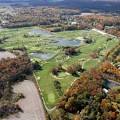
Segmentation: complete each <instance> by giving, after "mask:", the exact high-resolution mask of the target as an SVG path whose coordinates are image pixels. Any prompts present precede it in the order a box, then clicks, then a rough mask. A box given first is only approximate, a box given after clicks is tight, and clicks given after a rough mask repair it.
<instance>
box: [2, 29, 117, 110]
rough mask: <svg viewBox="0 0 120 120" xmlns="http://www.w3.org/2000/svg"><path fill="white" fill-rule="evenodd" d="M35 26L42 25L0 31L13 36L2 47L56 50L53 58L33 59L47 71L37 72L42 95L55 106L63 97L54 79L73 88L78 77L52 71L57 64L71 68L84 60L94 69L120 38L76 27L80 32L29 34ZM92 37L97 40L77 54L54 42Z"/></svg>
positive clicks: (85, 65)
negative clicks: (96, 56) (50, 34)
mask: <svg viewBox="0 0 120 120" xmlns="http://www.w3.org/2000/svg"><path fill="white" fill-rule="evenodd" d="M33 29H40V28H39V27H26V28H18V29H4V30H2V31H1V32H0V37H4V36H8V37H9V38H8V39H7V40H6V41H5V42H4V43H3V44H0V47H1V48H5V49H8V50H9V49H12V48H18V47H23V46H25V47H26V48H27V50H28V53H29V54H30V53H31V52H36V51H42V52H50V53H54V54H55V56H54V57H53V58H52V59H50V60H46V61H45V60H41V59H38V58H35V57H32V56H31V59H32V60H37V61H39V62H40V63H41V64H42V68H43V70H41V71H37V72H36V73H35V75H36V77H37V80H38V83H39V85H40V88H41V89H42V95H43V97H44V100H45V103H46V105H47V107H48V108H52V107H54V106H55V104H56V103H57V101H58V100H59V98H60V96H59V95H58V93H57V91H56V89H55V87H54V80H59V82H60V83H61V87H62V90H63V91H65V90H66V89H67V88H69V87H70V85H71V83H72V82H73V81H74V79H76V77H73V76H72V75H69V74H65V73H61V74H60V75H59V76H58V78H57V77H54V76H53V75H52V74H51V70H52V68H53V67H55V66H57V65H58V64H60V63H61V64H63V66H65V67H67V66H68V65H71V64H75V63H81V64H82V65H83V67H84V68H85V69H90V68H92V67H95V66H97V65H98V64H99V63H100V61H101V60H102V58H103V56H104V55H105V54H106V52H107V51H108V50H110V49H111V48H112V47H114V46H115V45H117V44H118V42H119V40H118V39H117V38H113V39H112V40H111V41H107V38H108V36H103V35H101V34H100V33H97V32H95V31H92V30H89V31H88V30H76V31H63V32H58V33H55V34H54V35H52V36H45V35H40V36H27V37H25V35H28V32H30V31H31V30H33ZM85 36H88V37H90V38H92V39H93V40H94V42H93V43H91V44H85V45H81V46H80V47H78V48H77V49H78V50H79V51H80V53H79V54H78V55H76V56H72V57H68V56H65V54H64V51H63V48H62V47H58V46H56V45H54V44H51V43H52V42H53V40H54V39H56V38H60V37H63V38H67V39H77V38H78V37H85ZM96 50H99V51H100V53H99V57H98V58H97V59H92V58H91V57H90V54H91V53H92V52H94V51H96Z"/></svg>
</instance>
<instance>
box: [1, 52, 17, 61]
mask: <svg viewBox="0 0 120 120" xmlns="http://www.w3.org/2000/svg"><path fill="white" fill-rule="evenodd" d="M15 57H16V56H15V55H14V54H13V53H11V52H8V51H0V60H1V59H3V58H4V59H7V58H15Z"/></svg>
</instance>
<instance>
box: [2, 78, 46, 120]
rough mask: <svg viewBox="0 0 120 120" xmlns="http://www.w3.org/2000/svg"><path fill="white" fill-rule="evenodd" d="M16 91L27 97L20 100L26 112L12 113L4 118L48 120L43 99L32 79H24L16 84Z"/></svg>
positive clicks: (8, 119)
mask: <svg viewBox="0 0 120 120" xmlns="http://www.w3.org/2000/svg"><path fill="white" fill-rule="evenodd" d="M14 91H15V92H17V93H18V92H20V93H23V94H24V96H25V99H22V100H20V101H18V104H19V105H20V107H21V108H22V110H23V111H24V113H18V114H16V115H12V116H10V117H9V118H7V119H4V120H46V118H45V111H44V108H43V104H42V101H41V99H40V97H39V94H38V91H37V88H36V86H35V84H34V83H33V82H32V81H29V80H24V81H23V82H21V83H19V84H18V85H15V86H14Z"/></svg>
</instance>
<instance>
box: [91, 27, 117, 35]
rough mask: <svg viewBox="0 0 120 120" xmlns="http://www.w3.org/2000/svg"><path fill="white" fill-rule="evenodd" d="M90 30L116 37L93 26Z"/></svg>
mask: <svg viewBox="0 0 120 120" xmlns="http://www.w3.org/2000/svg"><path fill="white" fill-rule="evenodd" d="M92 30H93V31H96V32H98V33H100V34H102V35H108V36H111V37H116V36H114V35H111V34H109V33H106V32H105V31H102V30H98V29H96V28H93V29H92Z"/></svg>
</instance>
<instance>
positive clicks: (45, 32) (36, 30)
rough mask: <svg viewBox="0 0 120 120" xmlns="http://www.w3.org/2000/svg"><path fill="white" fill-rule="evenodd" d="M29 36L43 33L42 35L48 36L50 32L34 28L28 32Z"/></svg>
mask: <svg viewBox="0 0 120 120" xmlns="http://www.w3.org/2000/svg"><path fill="white" fill-rule="evenodd" d="M28 34H29V35H31V36H40V35H44V36H50V35H51V33H50V32H48V31H46V30H41V29H34V30H32V31H31V32H29V33H28Z"/></svg>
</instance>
